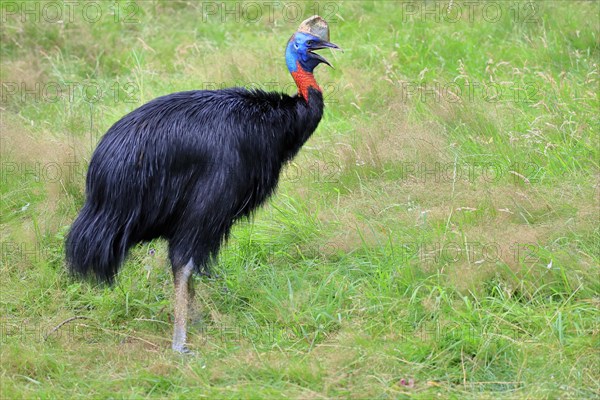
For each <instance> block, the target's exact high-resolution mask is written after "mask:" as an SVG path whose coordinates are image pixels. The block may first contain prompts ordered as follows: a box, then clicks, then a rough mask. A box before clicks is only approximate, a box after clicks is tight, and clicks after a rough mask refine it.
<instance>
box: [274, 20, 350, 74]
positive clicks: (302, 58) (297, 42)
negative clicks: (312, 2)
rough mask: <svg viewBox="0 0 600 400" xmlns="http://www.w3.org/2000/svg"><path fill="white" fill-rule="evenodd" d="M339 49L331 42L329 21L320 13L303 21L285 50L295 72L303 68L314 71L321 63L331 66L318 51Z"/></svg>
mask: <svg viewBox="0 0 600 400" xmlns="http://www.w3.org/2000/svg"><path fill="white" fill-rule="evenodd" d="M327 48H329V49H339V47H338V46H337V45H335V44H333V43H330V42H329V27H328V26H327V22H325V20H324V19H323V18H321V17H319V16H318V15H315V16H312V17H310V18H308V19H307V20H305V21H304V22H302V24H300V27H299V28H298V31H296V33H294V34H293V35H292V37H291V38H290V41H289V42H288V45H287V48H286V51H285V60H286V63H287V67H288V69H289V70H290V72H291V73H292V74H293V73H294V72H297V71H298V68H299V67H300V68H302V71H303V72H308V73H312V72H313V69H314V68H315V67H316V66H317V65H319V64H320V63H325V64H327V65H329V66H330V67H331V64H330V63H329V61H327V60H326V59H325V58H324V57H322V56H320V55H319V54H317V53H314V51H315V50H320V49H327Z"/></svg>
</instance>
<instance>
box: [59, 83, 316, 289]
mask: <svg viewBox="0 0 600 400" xmlns="http://www.w3.org/2000/svg"><path fill="white" fill-rule="evenodd" d="M309 93H310V94H309V99H308V102H307V101H305V100H304V99H303V98H302V97H300V96H298V95H296V96H288V95H285V94H280V93H266V92H263V91H259V90H253V91H249V90H245V89H242V88H232V89H225V90H218V91H189V92H181V93H174V94H170V95H168V96H163V97H159V98H157V99H155V100H153V101H151V102H149V103H147V104H145V105H143V106H141V107H140V108H138V109H136V110H134V111H133V112H131V113H130V114H128V115H126V116H125V117H123V118H122V119H121V120H119V121H118V122H117V123H115V124H114V125H113V126H112V127H111V128H110V129H109V130H108V132H107V133H106V134H105V135H104V137H103V138H102V139H101V140H100V143H99V144H98V147H97V149H96V151H95V152H94V154H93V156H92V159H91V162H90V166H89V169H88V173H87V178H86V202H85V205H84V207H83V209H82V210H81V212H80V214H79V216H78V217H77V219H76V220H75V222H74V223H73V224H72V227H71V231H70V233H69V235H68V238H67V246H66V248H67V262H68V265H69V266H70V268H71V269H72V270H73V271H74V272H76V273H78V274H82V275H88V274H90V273H93V274H94V275H96V276H97V277H98V278H100V279H102V280H106V281H112V280H113V278H114V276H115V275H116V273H117V271H118V268H119V266H120V265H121V263H122V262H123V260H124V259H125V257H126V255H127V251H128V250H129V249H130V248H131V246H133V245H135V244H136V243H138V242H140V241H146V240H151V239H154V238H157V237H163V238H165V239H167V240H168V242H169V257H170V260H171V263H172V265H173V269H174V270H175V271H176V270H177V268H179V267H181V266H183V265H185V264H186V263H187V262H188V260H190V259H193V261H194V266H195V267H196V272H200V273H202V272H204V273H206V272H207V268H208V267H209V261H210V259H211V258H212V257H213V256H215V255H216V254H217V253H218V250H219V246H220V245H221V244H222V243H223V241H224V240H225V239H226V238H227V236H228V233H229V231H230V228H231V226H232V224H233V223H234V222H235V220H236V219H238V218H241V217H245V216H248V215H249V214H250V213H251V212H252V211H253V210H255V209H256V207H258V206H259V205H261V204H262V203H263V202H264V201H265V200H266V199H267V198H268V197H269V195H271V194H272V193H273V191H274V190H275V188H276V186H277V182H278V180H279V173H280V171H281V168H282V167H283V165H284V164H285V162H286V161H288V160H290V159H291V158H292V157H293V156H294V155H296V153H297V152H298V151H299V150H300V148H301V147H302V145H303V144H304V143H305V142H306V140H307V139H308V138H309V137H310V135H311V134H312V133H313V132H314V130H315V129H316V127H317V125H318V124H319V121H320V120H321V116H322V114H323V97H322V94H321V92H319V91H318V90H315V89H312V88H311V89H310V91H309Z"/></svg>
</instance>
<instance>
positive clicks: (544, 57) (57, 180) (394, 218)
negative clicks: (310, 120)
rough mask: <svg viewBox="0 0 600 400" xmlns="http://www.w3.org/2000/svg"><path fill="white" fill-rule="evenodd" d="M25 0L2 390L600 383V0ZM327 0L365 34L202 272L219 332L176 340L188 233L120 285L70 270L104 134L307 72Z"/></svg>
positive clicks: (0, 294)
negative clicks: (307, 129)
mask: <svg viewBox="0 0 600 400" xmlns="http://www.w3.org/2000/svg"><path fill="white" fill-rule="evenodd" d="M0 11H1V15H0V17H1V18H2V28H1V30H0V34H1V36H0V39H1V51H0V55H1V64H0V67H1V70H0V79H1V81H2V85H1V86H2V92H1V99H0V110H1V120H0V130H1V132H2V136H1V145H2V147H1V156H2V160H1V166H2V170H1V173H2V174H1V176H0V179H1V183H0V188H1V198H2V203H1V206H0V207H1V208H0V210H1V221H0V222H1V234H2V237H1V245H2V248H1V250H2V253H1V265H0V273H1V279H0V357H1V363H0V398H2V399H14V398H68V397H75V396H77V397H79V396H92V397H93V398H163V397H168V398H190V397H191V396H194V397H209V398H280V397H291V398H311V399H312V398H348V397H350V398H420V399H430V398H461V399H462V398H483V399H492V398H493V399H498V398H531V399H539V398H598V397H599V396H600V355H599V348H600V311H599V309H600V275H599V271H600V270H599V265H600V248H599V242H600V229H599V223H598V222H599V218H600V215H599V208H598V206H599V204H598V200H599V180H598V178H599V176H600V175H599V165H598V160H599V159H600V157H599V154H598V153H599V137H598V132H599V128H600V124H599V115H600V113H599V112H598V111H599V94H598V93H599V82H600V80H599V79H600V78H599V75H598V74H599V63H600V60H599V54H600V26H599V24H600V23H599V18H598V15H599V13H600V3H597V2H595V1H519V0H518V1H515V2H503V1H496V2H493V1H488V2H478V1H475V2H469V3H466V2H464V1H462V0H455V1H453V2H452V5H451V8H450V10H448V3H447V2H433V1H428V2H393V1H365V2H359V1H351V2H336V1H319V2H316V3H315V2H306V3H305V2H288V3H283V2H246V3H241V2H232V3H227V4H223V3H220V2H194V1H178V2H168V3H167V2H159V1H138V2H137V3H129V2H118V3H112V2H99V1H96V2H94V1H82V2H79V3H73V2H71V3H63V2H37V1H31V2H7V1H2V3H0ZM315 13H318V14H320V15H322V16H323V17H324V18H326V19H327V20H328V21H329V23H330V28H331V40H332V41H333V42H334V43H336V44H339V45H340V46H341V47H342V48H344V50H345V52H344V53H331V54H329V53H327V52H324V55H325V56H326V57H327V58H328V59H329V60H330V61H331V62H332V64H333V65H334V66H335V67H336V68H335V69H333V70H332V69H328V68H326V67H323V66H322V67H319V68H318V69H317V70H316V74H315V75H316V77H317V80H318V81H319V82H320V84H321V86H322V87H323V90H324V92H325V95H326V112H325V116H324V118H323V120H322V122H321V124H320V126H319V128H318V129H317V131H316V132H315V134H314V135H313V137H312V138H311V139H310V140H309V142H308V143H307V144H306V146H305V147H304V148H303V150H302V151H301V152H300V154H299V155H298V157H297V158H296V159H295V160H294V161H293V163H291V164H290V165H288V166H287V167H286V169H285V173H284V176H283V178H282V182H281V184H280V187H279V190H278V193H277V195H276V196H275V197H273V198H272V200H271V201H270V202H269V204H268V205H267V206H266V207H264V208H263V209H262V210H261V211H259V212H258V213H257V214H256V216H255V217H254V218H253V220H252V221H247V222H242V223H240V224H238V225H237V226H236V228H235V229H234V231H233V234H232V239H231V241H230V242H229V244H228V245H227V246H226V248H225V249H224V251H223V252H222V254H221V257H220V259H219V261H218V264H217V265H215V266H214V271H215V276H214V277H213V278H207V277H203V278H200V277H198V278H196V286H197V288H198V289H197V296H196V302H195V312H194V317H193V320H192V322H191V327H190V338H189V342H190V347H191V348H192V349H193V350H194V351H195V352H196V353H197V355H196V356H195V357H186V356H180V355H177V354H174V353H173V352H172V351H171V350H170V339H171V329H172V326H171V324H172V313H173V310H172V302H171V298H172V295H173V285H172V278H171V274H170V266H169V264H168V258H167V249H166V245H165V243H164V242H163V241H158V240H157V241H154V242H151V243H146V244H143V245H139V246H137V247H136V248H134V249H133V251H132V252H131V254H130V257H129V258H128V260H127V262H126V264H125V265H124V267H123V269H122V272H121V274H120V275H119V279H118V281H117V283H116V285H115V286H114V287H104V286H95V285H93V284H90V283H86V282H79V281H76V280H74V279H72V278H71V277H70V276H69V275H68V274H67V273H66V271H65V267H64V254H63V253H64V248H63V240H64V237H65V234H66V232H67V231H68V228H69V224H70V223H71V222H72V221H73V219H74V218H75V216H76V215H77V212H78V210H79V208H80V207H81V206H82V204H83V200H84V183H85V171H86V169H87V163H88V162H89V158H90V155H91V153H92V151H93V149H94V147H95V144H96V143H97V142H98V140H99V138H100V137H101V136H102V135H103V133H104V132H105V131H106V130H107V129H108V128H109V127H110V126H111V124H112V123H114V122H115V121H117V120H118V119H119V118H120V117H122V116H123V115H124V114H126V113H127V112H129V111H131V110H133V109H134V108H136V107H138V106H140V105H141V104H143V103H145V102H147V101H149V100H151V99H152V98H154V97H157V96H160V95H164V94H167V93H170V92H175V91H180V90H191V89H206V88H220V87H229V86H246V87H260V88H266V89H269V90H279V91H285V92H287V93H290V94H292V93H294V86H293V81H292V80H291V77H290V76H289V73H288V72H287V70H286V67H285V62H284V58H283V51H284V47H285V43H286V41H287V39H288V38H289V37H290V36H291V34H292V33H293V32H294V30H295V29H296V28H297V26H298V24H299V23H300V22H301V21H302V20H303V19H304V18H306V17H308V16H310V15H312V14H315ZM74 317H77V318H76V319H72V318H74ZM61 323H63V324H62V325H61Z"/></svg>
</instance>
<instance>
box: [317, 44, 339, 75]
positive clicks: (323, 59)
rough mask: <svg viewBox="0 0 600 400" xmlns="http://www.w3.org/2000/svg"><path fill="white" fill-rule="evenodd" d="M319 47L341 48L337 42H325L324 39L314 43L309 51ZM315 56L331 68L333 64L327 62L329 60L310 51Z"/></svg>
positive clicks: (319, 48)
mask: <svg viewBox="0 0 600 400" xmlns="http://www.w3.org/2000/svg"><path fill="white" fill-rule="evenodd" d="M321 49H335V50H341V49H340V47H339V46H338V45H337V44H333V43H330V42H327V41H325V40H323V41H321V42H319V43H317V44H316V45H314V46H313V47H312V48H311V49H310V52H311V53H312V51H313V50H321ZM312 54H313V55H314V56H315V58H316V59H317V60H319V61H321V62H322V63H324V64H327V65H329V66H330V67H331V68H333V65H331V64H330V63H329V61H327V60H326V59H325V58H324V57H323V56H321V55H320V54H317V53H312Z"/></svg>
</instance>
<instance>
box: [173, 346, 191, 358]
mask: <svg viewBox="0 0 600 400" xmlns="http://www.w3.org/2000/svg"><path fill="white" fill-rule="evenodd" d="M172 348H173V351H174V352H176V353H179V354H182V355H186V356H195V355H196V353H195V352H193V351H191V350H190V349H188V347H187V346H186V345H185V344H183V345H175V344H173V346H172Z"/></svg>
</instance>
